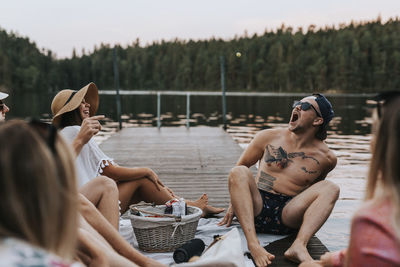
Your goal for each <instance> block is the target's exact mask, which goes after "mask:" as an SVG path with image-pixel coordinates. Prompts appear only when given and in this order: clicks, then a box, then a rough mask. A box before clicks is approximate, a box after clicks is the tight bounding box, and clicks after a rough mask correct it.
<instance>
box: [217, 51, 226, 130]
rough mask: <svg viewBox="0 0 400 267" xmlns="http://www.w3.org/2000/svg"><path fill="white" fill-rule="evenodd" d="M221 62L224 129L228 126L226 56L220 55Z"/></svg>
mask: <svg viewBox="0 0 400 267" xmlns="http://www.w3.org/2000/svg"><path fill="white" fill-rule="evenodd" d="M219 60H220V64H221V87H222V120H223V122H224V130H225V131H226V129H227V128H228V127H227V126H226V94H225V92H226V89H225V62H224V61H225V60H224V56H220V57H219Z"/></svg>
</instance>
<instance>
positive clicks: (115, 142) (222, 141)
mask: <svg viewBox="0 0 400 267" xmlns="http://www.w3.org/2000/svg"><path fill="white" fill-rule="evenodd" d="M101 148H102V149H103V151H104V152H105V153H106V154H107V155H109V156H110V157H112V158H114V159H115V160H116V162H118V163H119V164H120V165H123V166H127V167H135V166H146V167H149V168H152V169H153V170H154V171H156V172H157V174H158V175H159V177H160V179H161V181H163V183H165V184H166V185H167V186H168V187H171V188H172V189H173V190H174V192H176V193H177V194H179V195H180V196H182V197H184V198H186V199H195V198H198V197H199V196H200V195H201V193H203V192H204V193H207V195H208V196H209V201H210V204H211V205H215V206H217V207H224V208H225V207H227V206H228V205H229V192H228V174H229V171H230V169H231V168H232V167H233V166H234V165H235V163H236V161H237V160H238V159H239V157H240V155H241V153H242V149H241V148H240V147H239V146H238V145H237V144H236V143H235V142H234V141H233V139H232V138H231V137H230V136H229V135H228V134H226V133H225V132H224V131H223V130H222V129H220V128H216V127H192V128H190V129H189V130H187V129H186V128H179V127H164V128H161V129H160V130H158V129H157V128H125V129H123V130H122V131H120V132H119V133H116V134H114V135H113V136H112V137H110V138H109V139H108V140H106V141H105V142H103V143H102V144H101Z"/></svg>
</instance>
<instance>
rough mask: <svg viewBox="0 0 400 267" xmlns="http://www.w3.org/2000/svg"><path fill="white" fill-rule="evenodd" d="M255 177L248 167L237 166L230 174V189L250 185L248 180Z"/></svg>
mask: <svg viewBox="0 0 400 267" xmlns="http://www.w3.org/2000/svg"><path fill="white" fill-rule="evenodd" d="M251 176H253V174H252V173H251V171H250V169H249V168H247V167H246V166H235V167H233V168H232V169H231V171H230V173H229V179H228V180H229V187H231V186H239V185H242V184H243V183H248V179H249V178H250V177H251Z"/></svg>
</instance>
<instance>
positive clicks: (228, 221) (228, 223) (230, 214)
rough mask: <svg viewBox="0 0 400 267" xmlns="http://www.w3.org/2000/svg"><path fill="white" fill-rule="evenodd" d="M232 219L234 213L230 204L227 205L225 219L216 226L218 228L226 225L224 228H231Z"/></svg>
mask: <svg viewBox="0 0 400 267" xmlns="http://www.w3.org/2000/svg"><path fill="white" fill-rule="evenodd" d="M234 217H235V212H234V211H233V207H232V204H229V208H228V211H227V212H226V214H225V217H224V218H223V219H222V220H221V221H220V222H219V223H218V225H219V226H222V225H226V227H229V226H231V224H232V220H233V218H234Z"/></svg>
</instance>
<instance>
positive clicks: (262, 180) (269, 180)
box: [258, 171, 276, 191]
mask: <svg viewBox="0 0 400 267" xmlns="http://www.w3.org/2000/svg"><path fill="white" fill-rule="evenodd" d="M275 180H276V178H275V177H273V176H271V175H269V174H268V173H265V172H263V171H261V172H260V177H259V178H258V188H259V189H262V190H264V191H271V190H272V188H273V187H274V182H275Z"/></svg>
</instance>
